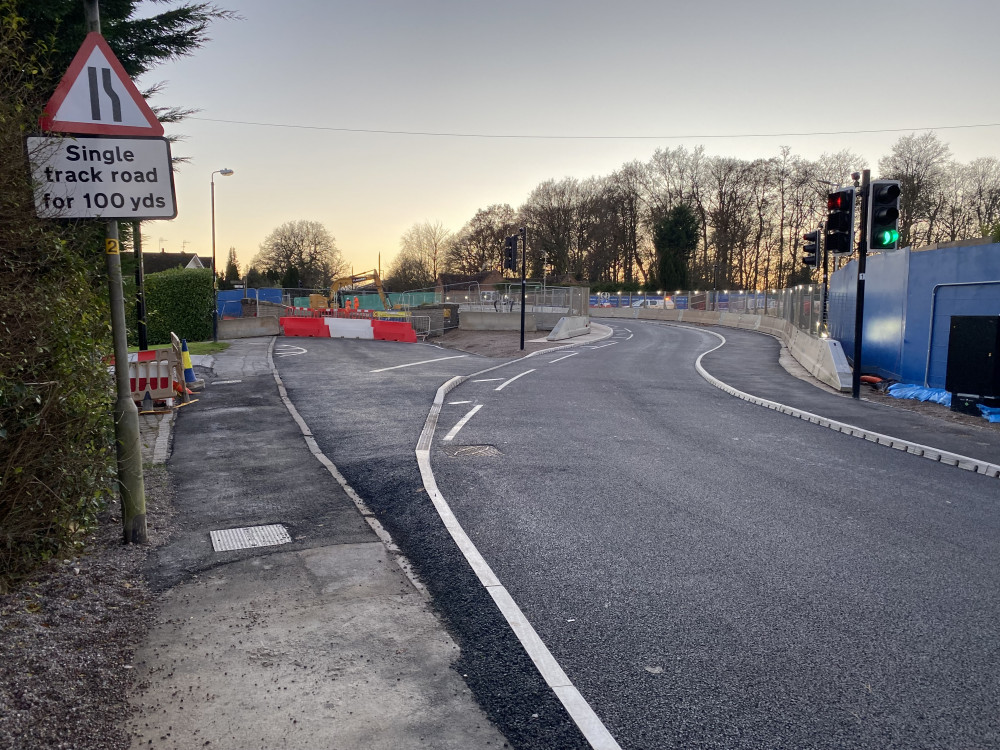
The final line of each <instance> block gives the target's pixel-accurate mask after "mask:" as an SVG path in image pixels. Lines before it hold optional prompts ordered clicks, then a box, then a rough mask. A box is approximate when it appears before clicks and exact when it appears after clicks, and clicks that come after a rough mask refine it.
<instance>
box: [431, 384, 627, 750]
mask: <svg viewBox="0 0 1000 750" xmlns="http://www.w3.org/2000/svg"><path fill="white" fill-rule="evenodd" d="M529 372H530V371H529ZM526 374H527V373H522V375H526ZM518 377H520V376H518ZM463 380H464V378H462V377H454V378H452V379H451V380H449V381H448V382H447V383H445V384H444V385H442V386H441V387H440V388H438V392H437V394H436V395H435V397H434V404H433V406H431V410H430V412H428V414H427V421H426V422H424V429H423V431H422V432H421V434H420V439H419V440H418V441H417V449H416V450H415V451H414V453H416V455H417V465H418V466H419V467H420V476H421V478H422V479H423V482H424V489H425V490H427V496H428V497H429V498H430V499H431V502H432V503H434V507H435V509H437V512H438V515H439V516H440V517H441V522H442V523H443V524H444V527H445V528H446V529H447V530H448V533H449V534H451V538H452V539H454V540H455V544H456V545H457V546H458V548H459V550H461V552H462V554H463V555H464V556H465V559H466V560H467V561H468V563H469V566H470V567H471V568H472V570H473V572H474V573H475V574H476V577H477V578H478V579H479V582H480V583H481V584H482V585H483V587H484V588H485V589H486V591H487V592H489V595H490V596H491V597H492V598H493V601H494V603H495V604H496V605H497V609H499V610H500V612H501V614H503V616H504V619H506V620H507V624H508V625H509V626H510V629H511V630H512V631H513V632H514V635H516V636H517V638H518V640H519V641H520V642H521V645H523V646H524V650H525V651H526V652H527V654H528V656H529V657H530V658H531V661H532V663H534V665H535V667H536V668H537V669H538V671H539V673H540V674H541V675H542V678H543V679H544V680H545V683H546V684H547V685H548V686H549V687H551V688H552V692H553V693H555V695H556V697H557V698H558V699H559V700H560V702H561V703H562V704H563V706H564V707H565V708H566V712H567V713H568V714H569V715H570V717H571V718H572V719H573V721H574V722H575V723H576V725H577V727H579V729H580V731H581V732H582V733H583V736H584V737H585V738H586V740H587V742H589V743H590V746H591V748H593V750H621V746H620V745H619V744H618V743H617V742H616V741H615V738H614V737H612V736H611V732H609V731H608V729H607V727H605V726H604V722H602V721H601V719H600V717H599V716H598V715H597V714H596V713H595V712H594V709H593V708H591V706H590V704H589V703H587V700H586V699H585V698H584V697H583V696H582V695H581V694H580V691H579V690H577V689H576V687H575V686H574V685H573V683H572V682H570V680H569V677H568V676H567V675H566V673H565V672H564V671H563V669H562V667H560V666H559V662H558V661H556V658H555V657H554V656H553V655H552V652H551V651H549V649H548V647H547V646H546V645H545V643H544V642H543V641H542V639H541V638H540V637H539V636H538V633H537V632H536V631H535V629H534V627H532V625H531V622H529V621H528V618H527V617H525V616H524V612H522V611H521V608H520V607H519V606H518V605H517V602H515V601H514V599H513V598H512V597H511V595H510V593H509V592H508V591H507V589H506V588H505V587H504V585H503V584H501V583H500V579H498V578H497V577H496V574H495V573H494V572H493V570H492V568H490V566H489V563H487V562H486V559H485V558H484V557H483V556H482V554H481V553H480V552H479V550H478V549H477V548H476V545H475V543H473V541H472V540H471V539H470V538H469V535H468V534H466V533H465V529H463V528H462V525H461V524H460V523H459V522H458V519H457V518H455V514H454V513H452V510H451V507H449V505H448V501H447V500H445V498H444V495H442V494H441V490H440V489H439V488H438V486H437V479H436V478H435V476H434V470H433V469H432V468H431V455H430V445H431V442H432V440H433V437H434V431H435V429H436V428H437V421H438V416H439V415H440V413H441V404H442V403H443V402H444V397H445V395H447V394H448V392H449V391H451V390H452V389H453V388H455V387H457V386H458V385H460V384H461V383H462V382H463Z"/></svg>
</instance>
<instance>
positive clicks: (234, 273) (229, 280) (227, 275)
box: [219, 247, 243, 289]
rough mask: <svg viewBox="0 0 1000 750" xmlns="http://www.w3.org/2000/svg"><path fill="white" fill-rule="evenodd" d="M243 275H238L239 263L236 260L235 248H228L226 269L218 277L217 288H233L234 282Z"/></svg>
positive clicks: (239, 279)
mask: <svg viewBox="0 0 1000 750" xmlns="http://www.w3.org/2000/svg"><path fill="white" fill-rule="evenodd" d="M242 279H243V277H242V276H241V275H240V264H239V261H238V260H236V248H235V247H231V248H229V259H228V260H227V261H226V270H225V271H224V272H223V274H222V278H221V279H219V289H235V287H236V284H237V283H238V282H239V281H241V280H242Z"/></svg>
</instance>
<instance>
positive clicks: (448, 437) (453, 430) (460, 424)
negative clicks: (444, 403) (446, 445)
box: [444, 404, 483, 441]
mask: <svg viewBox="0 0 1000 750" xmlns="http://www.w3.org/2000/svg"><path fill="white" fill-rule="evenodd" d="M482 408H483V405H482V404H476V405H475V406H473V407H472V408H471V409H469V413H468V414H466V415H465V416H464V417H462V418H461V419H460V420H458V424H456V425H455V426H454V427H452V428H451V430H450V431H449V432H448V434H447V435H445V436H444V439H445V441H452V440H454V439H455V435H457V434H458V433H459V431H460V430H461V429H462V428H463V427H465V425H467V424H468V423H469V420H470V419H472V418H473V417H474V416H475V415H476V412H477V411H479V410H480V409H482Z"/></svg>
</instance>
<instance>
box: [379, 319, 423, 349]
mask: <svg viewBox="0 0 1000 750" xmlns="http://www.w3.org/2000/svg"><path fill="white" fill-rule="evenodd" d="M372 330H373V331H374V333H375V338H376V339H377V340H378V341H403V342H405V343H408V344H415V343H417V334H416V332H415V331H414V330H413V326H411V325H410V324H409V323H405V322H402V321H396V320H373V321H372Z"/></svg>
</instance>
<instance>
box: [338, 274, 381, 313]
mask: <svg viewBox="0 0 1000 750" xmlns="http://www.w3.org/2000/svg"><path fill="white" fill-rule="evenodd" d="M369 281H374V282H375V291H377V292H378V297H379V299H380V300H382V307H383V308H384V309H385V310H387V311H388V310H392V302H390V301H389V297H388V296H387V295H386V293H385V290H383V289H382V279H380V278H379V275H378V271H376V270H374V269H373V270H371V271H365V272H363V273H355V274H352V275H350V276H343V277H341V278H339V279H334V281H333V282H332V283H331V284H330V306H331V307H333V308H338V307H340V306H341V304H340V294H339V292H340V290H341V289H343V288H344V287H348V286H355V285H357V284H364V283H366V282H369Z"/></svg>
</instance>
